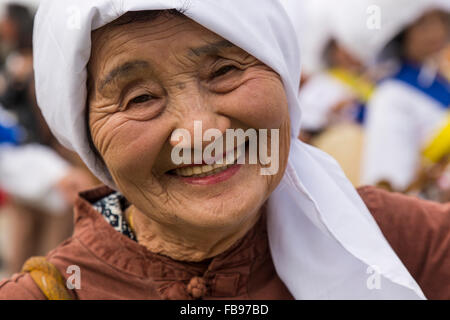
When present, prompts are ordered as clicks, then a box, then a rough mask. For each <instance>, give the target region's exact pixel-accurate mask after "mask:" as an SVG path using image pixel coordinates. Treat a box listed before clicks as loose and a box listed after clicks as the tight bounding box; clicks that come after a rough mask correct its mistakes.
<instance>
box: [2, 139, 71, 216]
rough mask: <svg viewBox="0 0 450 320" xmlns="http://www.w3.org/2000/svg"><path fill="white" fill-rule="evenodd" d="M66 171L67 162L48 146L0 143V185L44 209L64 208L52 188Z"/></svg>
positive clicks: (65, 207)
mask: <svg viewBox="0 0 450 320" xmlns="http://www.w3.org/2000/svg"><path fill="white" fill-rule="evenodd" d="M68 172H69V165H68V163H67V162H66V161H65V160H63V159H62V158H61V157H60V156H59V155H58V154H57V153H56V152H55V151H53V150H52V149H50V148H48V147H44V146H41V145H37V144H30V145H26V146H20V147H16V146H10V145H0V187H1V188H2V189H3V190H4V191H6V192H7V193H8V195H10V196H11V197H13V198H15V199H16V200H18V201H20V202H23V203H26V204H28V205H30V206H32V207H34V208H37V209H40V210H42V211H43V212H45V213H49V214H61V213H65V212H66V210H67V209H68V204H67V202H66V200H65V199H64V197H63V195H62V194H61V193H60V192H59V191H58V190H57V188H56V184H57V183H58V182H59V181H60V180H61V179H62V178H64V177H65V176H66V175H67V174H68Z"/></svg>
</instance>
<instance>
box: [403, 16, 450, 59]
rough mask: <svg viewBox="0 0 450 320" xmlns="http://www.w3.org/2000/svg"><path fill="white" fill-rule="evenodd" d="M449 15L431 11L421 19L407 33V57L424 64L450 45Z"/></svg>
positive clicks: (405, 44) (405, 48)
mask: <svg viewBox="0 0 450 320" xmlns="http://www.w3.org/2000/svg"><path fill="white" fill-rule="evenodd" d="M448 17H449V16H448V14H445V13H443V12H440V11H431V12H429V13H427V14H425V15H424V16H423V17H422V18H420V19H419V20H418V21H417V22H416V23H414V25H413V26H411V27H410V28H409V29H408V30H407V31H406V33H405V40H404V41H405V42H404V51H405V54H406V57H407V58H409V59H411V60H413V61H416V62H423V61H424V60H426V59H427V58H429V57H430V56H431V55H433V54H436V53H437V52H439V51H440V50H442V49H443V48H444V47H445V45H446V44H448V41H449V37H450V23H449V18H448Z"/></svg>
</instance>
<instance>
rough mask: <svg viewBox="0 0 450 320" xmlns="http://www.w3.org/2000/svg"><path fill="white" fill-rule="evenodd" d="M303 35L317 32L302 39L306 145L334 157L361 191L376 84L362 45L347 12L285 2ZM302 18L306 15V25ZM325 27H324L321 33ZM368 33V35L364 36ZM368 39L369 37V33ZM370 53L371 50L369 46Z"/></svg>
mask: <svg viewBox="0 0 450 320" xmlns="http://www.w3.org/2000/svg"><path fill="white" fill-rule="evenodd" d="M283 3H284V5H285V6H286V7H287V8H288V12H290V13H291V18H292V20H293V22H294V25H295V26H297V28H298V29H300V28H301V27H303V26H304V25H305V24H306V25H307V29H308V30H311V34H310V35H306V39H301V38H300V43H301V47H302V48H301V49H302V51H303V52H304V51H306V52H307V53H308V54H307V55H306V57H307V58H308V57H314V59H312V58H309V59H306V61H304V62H303V63H304V64H306V65H305V67H307V68H306V70H307V72H308V71H309V70H312V72H309V74H308V75H307V76H306V80H307V81H303V84H302V86H301V88H300V92H299V96H300V103H301V105H302V107H303V108H304V111H303V114H302V121H303V126H302V131H301V133H300V139H301V140H303V141H304V142H307V143H310V144H312V145H314V146H316V147H318V148H320V149H322V150H323V151H325V152H327V153H328V154H330V155H332V156H333V157H334V158H335V159H336V160H337V161H338V162H339V164H340V165H341V166H342V168H343V170H344V172H345V173H346V175H347V177H348V178H349V179H350V181H352V183H353V184H354V185H355V186H358V185H359V180H360V162H361V150H362V144H363V128H362V125H363V123H364V116H365V110H366V107H365V105H366V103H367V101H368V100H369V98H370V96H371V94H372V92H373V90H374V87H375V84H374V83H375V79H374V78H373V77H372V74H371V73H370V70H369V69H368V66H369V61H368V59H367V58H366V56H365V55H364V54H361V52H360V49H359V47H360V46H361V43H357V42H356V40H357V39H356V37H354V34H353V33H352V31H351V30H349V28H351V27H352V26H351V24H349V23H348V17H347V15H346V9H347V8H346V7H345V6H342V5H341V2H335V1H331V0H319V1H313V0H305V1H295V0H283ZM300 12H306V16H307V17H306V21H305V19H304V18H303V16H302V15H301V14H300ZM318 26H320V27H318ZM363 31H364V30H363ZM365 35H367V32H366V33H365ZM366 49H370V46H366Z"/></svg>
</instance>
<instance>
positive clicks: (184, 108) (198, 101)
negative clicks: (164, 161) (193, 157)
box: [170, 92, 231, 149]
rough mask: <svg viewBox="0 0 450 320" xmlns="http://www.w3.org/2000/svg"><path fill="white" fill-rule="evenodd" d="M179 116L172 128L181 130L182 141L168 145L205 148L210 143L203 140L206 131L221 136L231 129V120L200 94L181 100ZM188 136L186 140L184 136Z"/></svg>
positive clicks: (193, 94)
mask: <svg viewBox="0 0 450 320" xmlns="http://www.w3.org/2000/svg"><path fill="white" fill-rule="evenodd" d="M182 100H183V102H182V105H181V110H180V112H181V116H180V119H179V121H178V123H177V125H176V128H174V131H173V133H172V134H174V133H175V132H177V131H178V132H180V131H179V130H180V129H181V130H183V131H182V132H184V134H182V136H183V139H182V141H181V142H180V140H179V139H171V141H170V144H171V145H172V146H173V147H175V146H177V147H181V148H191V149H196V148H199V147H201V148H205V147H206V146H207V145H209V144H210V143H211V141H208V140H206V141H205V140H204V139H203V137H204V134H205V132H207V131H208V130H211V129H214V130H218V131H217V132H219V131H220V133H221V135H222V136H223V135H224V134H225V132H226V130H227V129H230V127H231V120H230V118H228V117H227V116H225V115H224V114H222V113H220V112H219V111H218V110H216V108H214V107H213V106H212V105H211V104H210V103H208V101H207V100H208V99H205V98H202V97H201V96H200V94H197V93H192V92H191V95H189V97H186V99H182ZM185 134H187V135H189V137H190V139H186V138H185V137H184V135H185Z"/></svg>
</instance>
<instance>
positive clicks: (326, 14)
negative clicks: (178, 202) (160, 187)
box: [0, 0, 450, 276]
mask: <svg viewBox="0 0 450 320" xmlns="http://www.w3.org/2000/svg"><path fill="white" fill-rule="evenodd" d="M255 1H256V0H255ZM280 1H281V0H280ZM284 1H285V3H286V6H287V7H288V11H289V13H291V14H292V19H293V21H294V24H295V26H296V27H298V28H302V29H303V30H305V29H306V30H310V31H311V32H307V36H306V37H304V38H302V39H299V40H300V44H301V47H302V48H301V49H302V52H303V54H302V56H303V58H302V59H303V61H302V63H303V67H304V68H303V69H304V73H303V79H302V84H301V87H300V88H299V96H300V100H301V104H302V107H303V110H304V111H303V126H302V131H301V133H300V136H299V138H300V139H302V140H303V141H305V142H307V143H309V144H311V145H314V146H316V147H318V148H320V149H322V150H324V151H325V152H327V153H329V154H331V155H332V156H333V157H334V158H335V159H336V160H337V161H338V162H339V163H340V165H341V166H342V167H343V169H344V171H345V172H346V174H347V175H348V177H349V178H350V180H351V181H352V182H353V184H354V185H355V186H360V185H363V184H370V185H377V186H379V187H382V188H386V189H389V190H392V191H397V192H403V193H407V194H411V195H415V196H418V197H422V198H425V199H429V200H433V201H439V202H448V201H450V112H449V105H450V91H449V81H450V42H449V39H450V19H449V11H448V4H447V5H446V6H447V9H445V5H443V6H441V5H439V1H440V2H442V3H444V4H445V3H446V2H447V1H442V0H429V1H422V0H421V1H411V0H409V1H406V2H405V1H403V0H399V1H397V0H396V1H392V0H391V1H389V2H390V4H389V5H388V6H386V7H383V10H382V11H381V12H377V7H376V6H372V7H371V3H372V2H376V1H366V0H349V1H346V2H345V3H344V2H340V1H332V0H303V1H300V0H284ZM377 1H381V2H383V1H382V0H377ZM385 2H386V3H388V2H387V1H385ZM424 3H425V5H424ZM435 3H437V4H435ZM0 6H2V7H3V8H2V10H1V12H2V13H1V16H0V245H1V246H0V270H1V271H0V272H3V274H1V275H2V276H8V275H9V274H12V273H14V272H17V271H19V270H20V268H21V266H22V264H23V263H24V261H25V260H26V259H27V258H28V257H30V256H34V255H43V254H45V253H47V252H48V251H49V250H50V249H52V248H54V247H56V245H57V244H58V243H60V242H61V241H63V240H64V239H65V238H67V237H68V236H69V235H70V234H71V229H72V218H73V217H72V212H71V208H72V205H73V203H74V201H75V198H76V194H77V193H78V192H79V191H81V190H83V189H88V188H90V187H92V186H94V185H95V184H97V181H96V180H95V178H94V177H93V176H92V175H91V174H89V171H88V170H87V169H86V168H85V167H84V166H83V164H82V163H81V161H80V159H79V158H78V157H77V156H76V155H75V154H73V153H71V152H70V151H68V150H65V149H64V148H62V147H61V146H60V145H59V144H58V143H57V141H56V140H55V139H54V137H53V136H52V134H51V132H50V131H49V129H48V128H47V126H46V124H45V122H44V121H43V118H42V116H41V114H40V111H39V109H38V107H37V103H36V98H35V92H34V83H33V53H32V28H33V9H32V8H29V7H27V6H23V5H19V4H12V3H8V4H2V3H1V2H0ZM386 8H388V9H386ZM368 9H371V10H368ZM372 9H373V10H372ZM358 10H363V12H365V13H367V15H365V14H363V15H362V16H363V17H364V18H365V19H366V20H365V21H364V22H363V24H359V25H358V23H361V21H360V20H359V19H358V17H361V15H360V14H358V12H357V11H358ZM359 13H360V12H359ZM353 15H354V16H355V18H353ZM377 19H387V20H388V21H389V22H390V23H388V24H387V26H388V27H385V26H384V25H383V24H380V26H378V25H377V22H379V21H377ZM362 25H364V27H361V26H362ZM302 34H305V33H304V32H303V33H302ZM55 94H57V93H55Z"/></svg>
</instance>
